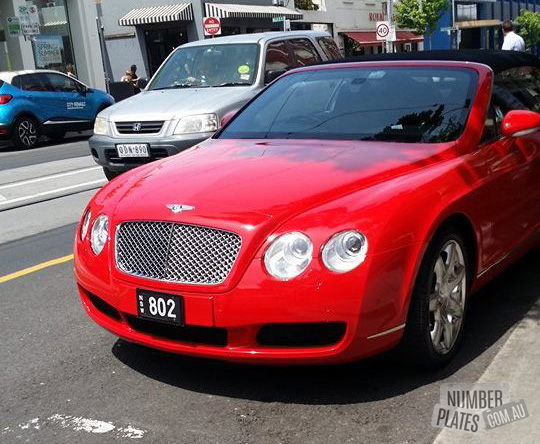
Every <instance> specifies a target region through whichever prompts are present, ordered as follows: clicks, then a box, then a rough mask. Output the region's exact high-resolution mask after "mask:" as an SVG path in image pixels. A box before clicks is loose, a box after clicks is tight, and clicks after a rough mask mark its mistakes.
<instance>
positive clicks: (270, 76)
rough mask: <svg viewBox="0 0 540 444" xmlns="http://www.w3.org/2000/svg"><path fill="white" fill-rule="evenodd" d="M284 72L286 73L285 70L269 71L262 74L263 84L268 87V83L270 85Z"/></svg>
mask: <svg viewBox="0 0 540 444" xmlns="http://www.w3.org/2000/svg"><path fill="white" fill-rule="evenodd" d="M286 72H287V70H286V69H271V70H269V71H266V72H265V73H264V84H265V85H268V84H269V83H272V82H273V81H274V80H276V79H277V78H278V77H279V76H281V75H282V74H285V73H286Z"/></svg>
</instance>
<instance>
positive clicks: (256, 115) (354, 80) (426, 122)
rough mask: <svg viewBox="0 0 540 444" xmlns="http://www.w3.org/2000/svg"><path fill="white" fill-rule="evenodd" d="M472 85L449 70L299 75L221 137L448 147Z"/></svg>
mask: <svg viewBox="0 0 540 444" xmlns="http://www.w3.org/2000/svg"><path fill="white" fill-rule="evenodd" d="M476 79H477V75H476V73H475V71H473V70H470V69H465V68H446V67H444V68H439V67H369V68H339V69H324V70H316V71H308V72H298V73H295V74H291V75H288V76H285V77H284V78H282V79H281V80H278V81H277V82H276V83H275V84H274V85H272V86H271V87H270V88H268V89H267V90H266V91H264V92H263V93H262V94H261V95H259V96H258V97H257V98H256V99H255V100H254V101H253V102H252V103H251V104H250V105H249V106H247V108H245V109H244V110H243V111H242V112H241V113H240V114H239V115H237V116H236V117H235V118H234V120H232V121H231V123H230V124H229V125H228V126H226V127H225V128H224V130H223V131H222V132H221V133H220V134H219V136H218V137H219V138H225V139H232V138H237V139H253V138H256V139H336V140H338V139H341V140H380V141H395V142H411V143H413V142H447V141H451V140H455V139H457V138H458V137H459V136H460V135H461V133H462V131H463V129H464V127H465V124H466V122H467V118H468V115H469V110H470V107H471V104H472V101H473V98H474V93H475V89H476Z"/></svg>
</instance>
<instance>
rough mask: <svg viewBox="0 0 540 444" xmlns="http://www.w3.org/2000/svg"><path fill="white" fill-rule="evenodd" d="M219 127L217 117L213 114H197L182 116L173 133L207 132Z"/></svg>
mask: <svg viewBox="0 0 540 444" xmlns="http://www.w3.org/2000/svg"><path fill="white" fill-rule="evenodd" d="M218 128H219V123H218V118H217V116H216V115H215V114H199V115H197V116H186V117H182V118H181V119H180V120H179V121H178V124H177V125H176V129H175V130H174V134H191V133H209V132H213V131H217V130H218Z"/></svg>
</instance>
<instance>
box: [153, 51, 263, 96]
mask: <svg viewBox="0 0 540 444" xmlns="http://www.w3.org/2000/svg"><path fill="white" fill-rule="evenodd" d="M258 53H259V47H258V45H257V44H231V45H229V44H222V45H205V46H192V47H187V48H181V49H179V50H177V51H176V52H175V53H174V54H173V55H172V56H171V57H170V58H169V59H168V60H167V61H166V62H165V64H164V65H163V66H162V67H161V68H160V69H159V71H158V72H157V73H156V75H155V76H154V77H153V78H152V81H151V82H150V84H149V85H148V88H147V89H148V90H160V89H175V88H191V87H194V88H196V87H198V88H204V87H219V86H248V85H252V84H253V82H254V81H255V78H256V77H257V59H258Z"/></svg>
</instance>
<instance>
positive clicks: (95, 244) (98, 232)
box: [90, 214, 109, 254]
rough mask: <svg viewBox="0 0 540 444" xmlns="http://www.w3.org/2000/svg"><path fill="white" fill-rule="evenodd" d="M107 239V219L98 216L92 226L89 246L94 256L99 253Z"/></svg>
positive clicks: (103, 216) (102, 215)
mask: <svg viewBox="0 0 540 444" xmlns="http://www.w3.org/2000/svg"><path fill="white" fill-rule="evenodd" d="M108 237H109V218H108V217H107V216H105V215H104V214H101V215H99V216H98V217H97V218H96V220H95V221H94V225H92V233H91V234H90V244H91V245H92V251H93V252H94V253H95V254H99V253H101V250H103V247H104V246H105V244H106V243H107V238H108Z"/></svg>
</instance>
